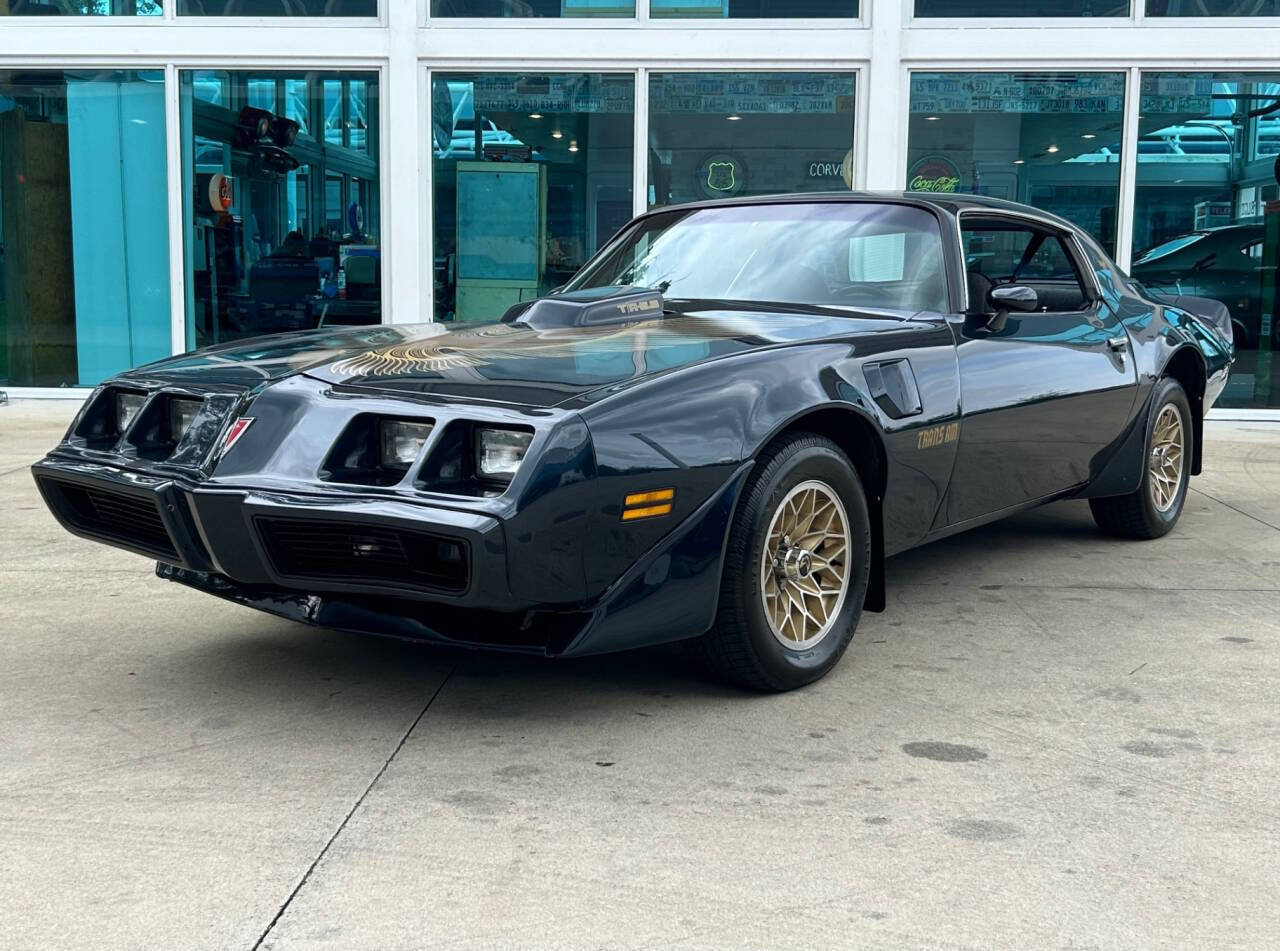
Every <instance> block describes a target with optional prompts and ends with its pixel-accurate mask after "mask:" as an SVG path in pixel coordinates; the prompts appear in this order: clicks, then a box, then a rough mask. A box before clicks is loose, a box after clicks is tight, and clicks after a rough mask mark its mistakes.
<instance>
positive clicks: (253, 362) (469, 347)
mask: <svg viewBox="0 0 1280 951" xmlns="http://www.w3.org/2000/svg"><path fill="white" fill-rule="evenodd" d="M903 327H904V322H903V318H902V316H901V315H898V314H892V315H891V314H887V313H886V314H884V315H873V314H865V313H858V314H849V315H848V316H844V315H839V316H837V315H836V314H835V313H834V312H829V313H826V314H813V315H810V314H792V313H774V312H760V311H756V310H752V311H736V310H706V311H700V312H698V313H685V314H682V315H678V316H667V317H663V318H655V319H650V320H643V321H636V322H633V323H627V324H611V325H607V326H598V327H589V326H588V327H570V328H543V329H534V328H531V327H526V326H522V325H520V324H518V323H515V324H483V325H473V326H466V327H462V328H458V329H453V328H451V327H450V325H448V324H438V323H437V324H405V325H399V326H396V325H390V326H379V327H366V328H360V329H358V330H347V331H338V332H334V331H329V332H327V333H326V332H321V331H314V332H304V333H295V334H282V335H277V336H274V337H264V338H258V339H256V340H248V341H243V342H242V343H239V344H232V345H225V346H221V347H216V348H210V349H206V350H202V351H198V352H196V353H192V354H188V355H186V356H182V357H175V358H172V359H170V360H165V361H161V362H160V363H157V364H152V365H150V366H148V367H143V368H141V369H139V370H136V371H133V373H132V374H130V375H135V376H139V377H147V378H152V379H155V378H161V379H177V380H182V381H184V382H189V383H192V384H198V383H201V382H215V381H216V382H237V383H242V384H246V385H249V386H258V385H264V384H268V383H270V382H273V381H274V380H278V379H281V378H283V377H285V376H290V375H293V374H297V373H306V374H308V375H309V376H312V377H316V378H318V379H322V380H325V381H327V382H329V383H333V384H338V385H343V386H355V387H363V388H370V389H377V390H382V391H393V392H402V393H415V394H423V395H428V396H431V395H434V396H438V397H444V398H448V399H471V400H483V401H486V402H503V403H516V404H523V405H529V406H553V405H555V404H557V403H562V402H564V401H565V400H568V399H573V398H574V397H579V398H586V399H590V398H591V394H592V392H593V391H595V390H599V389H601V388H604V387H615V386H616V385H617V384H619V383H625V382H628V381H633V380H638V379H640V378H643V377H646V376H649V375H652V374H656V373H661V372H663V371H668V370H673V369H676V368H678V367H682V366H687V365H690V364H693V363H699V362H703V361H706V360H712V359H716V358H719V357H725V356H730V355H732V354H735V353H742V352H745V351H748V350H753V349H758V348H760V347H768V346H774V345H778V344H787V343H801V342H805V341H812V340H822V339H825V338H832V337H845V336H848V335H850V334H872V333H879V332H885V331H891V330H901V329H902V328H903Z"/></svg>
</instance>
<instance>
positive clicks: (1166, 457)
mask: <svg viewBox="0 0 1280 951" xmlns="http://www.w3.org/2000/svg"><path fill="white" fill-rule="evenodd" d="M1192 432H1193V431H1192V428H1191V405H1190V403H1189V402H1188V401H1187V394H1186V392H1185V391H1184V390H1183V389H1182V385H1181V384H1180V383H1179V382H1178V381H1177V380H1173V379H1169V378H1165V379H1163V380H1161V381H1160V383H1159V384H1158V385H1157V386H1156V391H1155V394H1154V397H1153V399H1152V401H1151V420H1150V423H1149V425H1148V427H1147V442H1146V452H1145V454H1144V457H1143V468H1142V481H1141V483H1140V484H1139V486H1138V490H1137V491H1136V492H1132V493H1130V494H1129V495H1120V496H1115V497H1113V498H1105V499H1090V500H1089V510H1090V511H1091V512H1093V520H1094V521H1095V522H1097V523H1098V527H1099V528H1101V529H1102V530H1103V531H1104V532H1106V533H1108V534H1109V535H1116V536H1119V537H1121V538H1140V539H1145V538H1159V537H1160V536H1161V535H1165V534H1167V533H1168V532H1169V530H1170V529H1171V528H1173V526H1174V525H1175V524H1176V523H1177V521H1178V516H1180V515H1181V514H1182V506H1183V503H1184V502H1186V499H1187V486H1188V484H1189V483H1190V481H1191V450H1192V446H1191V440H1192Z"/></svg>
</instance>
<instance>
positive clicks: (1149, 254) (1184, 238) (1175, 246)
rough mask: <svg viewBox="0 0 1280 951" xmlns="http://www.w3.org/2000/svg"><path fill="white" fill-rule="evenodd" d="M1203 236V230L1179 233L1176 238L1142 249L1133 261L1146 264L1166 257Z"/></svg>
mask: <svg viewBox="0 0 1280 951" xmlns="http://www.w3.org/2000/svg"><path fill="white" fill-rule="evenodd" d="M1203 237H1204V233H1203V232H1201V233H1200V234H1180V235H1178V237H1176V238H1170V239H1169V240H1168V241H1165V242H1162V243H1161V244H1157V245H1156V246H1155V247H1154V248H1148V249H1147V250H1146V251H1143V252H1142V253H1141V254H1139V255H1138V258H1137V260H1136V261H1134V262H1133V263H1134V264H1148V263H1150V262H1151V261H1154V260H1155V259H1156V258H1163V257H1167V256H1168V255H1170V254H1173V252H1174V251H1181V250H1182V249H1183V248H1185V247H1188V246H1189V245H1192V244H1195V243H1196V242H1197V241H1199V240H1200V239H1201V238H1203Z"/></svg>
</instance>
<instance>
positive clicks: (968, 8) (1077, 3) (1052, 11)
mask: <svg viewBox="0 0 1280 951" xmlns="http://www.w3.org/2000/svg"><path fill="white" fill-rule="evenodd" d="M1153 2H1156V0H1147V11H1148V12H1150V10H1151V4H1152V3H1153ZM1171 2H1175V3H1176V2H1178V0H1171ZM1266 2H1271V0H1266ZM915 15H916V16H917V17H920V18H922V19H923V18H931V17H980V18H984V19H988V18H1005V17H1127V16H1128V15H1129V0H1030V2H1015V0H915Z"/></svg>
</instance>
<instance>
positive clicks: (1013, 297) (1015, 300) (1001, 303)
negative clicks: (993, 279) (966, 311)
mask: <svg viewBox="0 0 1280 951" xmlns="http://www.w3.org/2000/svg"><path fill="white" fill-rule="evenodd" d="M987 301H988V303H990V304H991V306H992V307H993V308H994V309H995V311H996V313H999V312H1000V311H1008V310H1019V311H1023V312H1024V313H1027V312H1030V311H1033V310H1035V309H1036V308H1037V307H1039V306H1040V295H1039V294H1037V293H1036V292H1035V289H1034V288H1031V287H1025V286H1023V285H1021V284H1001V285H1000V286H999V287H993V288H991V292H990V293H988V294H987Z"/></svg>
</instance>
